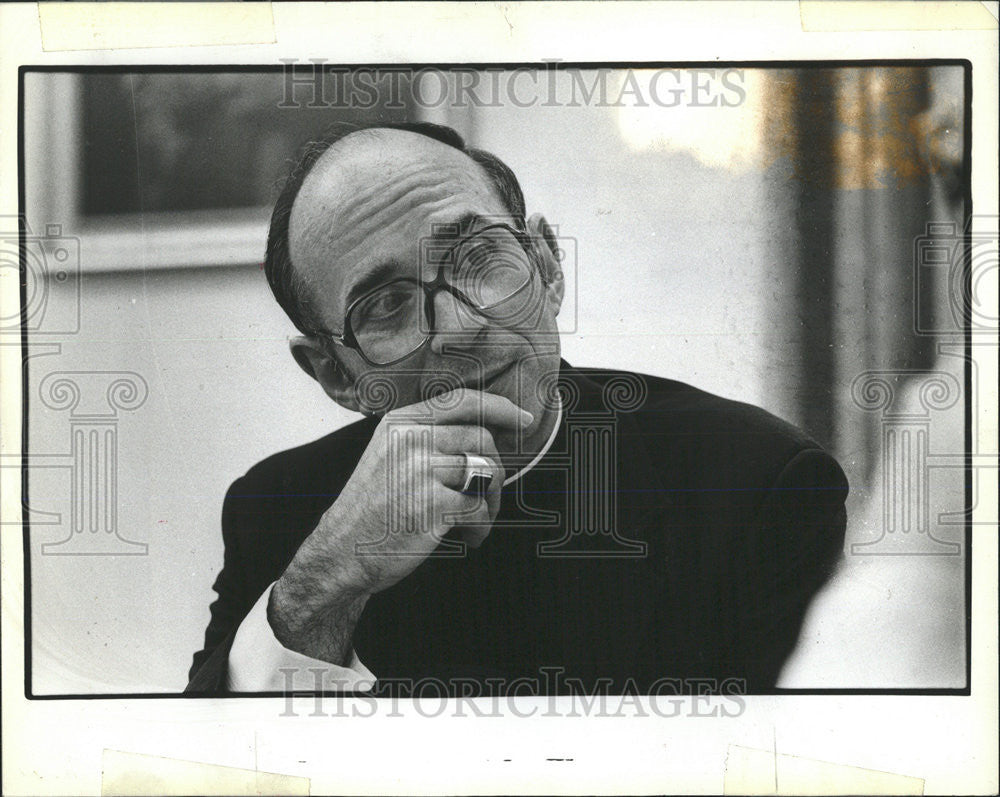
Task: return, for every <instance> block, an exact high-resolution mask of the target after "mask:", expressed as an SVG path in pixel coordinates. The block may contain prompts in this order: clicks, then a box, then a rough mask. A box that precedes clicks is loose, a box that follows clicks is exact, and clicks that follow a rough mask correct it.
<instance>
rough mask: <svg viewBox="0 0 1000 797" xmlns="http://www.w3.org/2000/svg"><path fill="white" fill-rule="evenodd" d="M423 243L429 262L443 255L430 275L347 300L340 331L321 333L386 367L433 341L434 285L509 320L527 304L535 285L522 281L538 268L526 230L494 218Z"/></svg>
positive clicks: (493, 317)
mask: <svg viewBox="0 0 1000 797" xmlns="http://www.w3.org/2000/svg"><path fill="white" fill-rule="evenodd" d="M424 250H425V251H424V252H422V256H423V257H426V258H427V259H428V261H429V262H436V261H438V258H440V265H439V266H438V270H437V275H436V276H435V278H434V279H433V280H430V281H426V280H416V279H412V278H409V277H400V278H398V279H394V280H391V281H389V282H386V283H383V284H382V285H379V286H378V287H377V288H374V289H372V290H371V291H369V292H368V293H365V294H363V295H362V296H360V297H358V298H357V299H355V300H354V301H353V302H351V304H350V306H349V307H348V308H347V313H346V314H345V317H344V331H343V333H341V334H337V333H333V332H328V331H320V332H319V333H318V334H319V335H320V336H321V337H324V338H326V339H328V340H330V341H332V342H334V343H338V344H340V345H341V346H346V347H347V348H351V349H355V350H356V351H357V352H358V353H359V354H360V355H361V357H362V358H363V359H364V360H365V361H366V362H367V363H368V364H369V365H376V366H385V365H392V364H393V363H396V362H399V361H400V360H402V359H404V358H405V357H408V356H409V355H411V354H413V352H415V351H416V350H417V349H419V348H420V347H421V346H423V345H424V344H425V343H427V341H428V340H430V338H431V336H432V334H434V330H435V319H434V296H435V294H436V293H437V291H438V290H445V291H447V292H448V293H450V294H451V295H452V296H454V297H455V298H456V299H458V300H459V301H460V302H461V303H462V304H463V305H465V306H467V307H470V308H472V309H473V310H475V311H476V313H478V314H479V315H481V316H483V317H485V318H488V319H490V320H492V321H495V322H497V323H501V324H506V325H509V324H511V323H512V322H516V321H518V320H520V319H522V318H523V316H524V314H525V311H526V310H527V309H528V308H529V307H530V306H531V304H532V300H533V297H532V291H528V290H527V288H528V287H529V286H530V285H531V284H532V278H533V275H534V272H535V271H536V270H537V267H536V265H535V264H534V259H533V258H532V257H531V255H530V254H529V253H530V251H531V241H530V239H529V238H528V236H527V234H526V233H524V232H521V231H519V230H516V229H514V228H513V227H511V226H509V225H507V224H491V225H489V226H486V227H482V228H481V229H479V230H476V231H475V232H473V233H472V234H471V235H469V236H467V237H466V238H463V239H462V240H460V241H457V242H455V243H453V244H450V245H443V244H440V243H438V244H431V245H429V246H425V247H424ZM432 258H433V259H432ZM425 262H426V261H425Z"/></svg>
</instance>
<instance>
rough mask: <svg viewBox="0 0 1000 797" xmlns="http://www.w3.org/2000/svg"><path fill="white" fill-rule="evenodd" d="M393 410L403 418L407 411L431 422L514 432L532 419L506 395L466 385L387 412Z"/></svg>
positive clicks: (532, 417)
mask: <svg viewBox="0 0 1000 797" xmlns="http://www.w3.org/2000/svg"><path fill="white" fill-rule="evenodd" d="M393 413H398V414H400V415H401V416H402V417H406V413H410V414H412V415H414V416H415V417H421V418H422V417H430V418H433V420H432V421H430V423H433V424H473V425H476V426H486V427H493V428H500V429H512V430H515V431H517V430H520V429H524V428H527V427H528V426H530V425H531V423H532V422H533V421H534V416H533V415H532V414H531V413H530V412H528V411H527V410H523V409H521V408H520V407H518V406H517V405H516V404H515V403H514V402H513V401H511V400H510V399H508V398H506V397H505V396H498V395H496V394H495V393H484V392H482V391H480V390H470V389H468V388H459V389H457V390H451V391H448V392H447V393H442V394H441V395H439V396H435V397H434V398H432V399H428V400H427V401H422V402H420V403H418V404H411V405H410V406H409V407H402V408H400V409H399V410H393V411H392V413H389V414H390V415H391V414H393Z"/></svg>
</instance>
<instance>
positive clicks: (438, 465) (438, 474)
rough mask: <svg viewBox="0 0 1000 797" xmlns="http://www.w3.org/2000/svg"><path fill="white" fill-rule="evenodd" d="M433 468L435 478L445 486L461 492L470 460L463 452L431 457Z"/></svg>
mask: <svg viewBox="0 0 1000 797" xmlns="http://www.w3.org/2000/svg"><path fill="white" fill-rule="evenodd" d="M431 470H432V471H433V475H434V479H435V480H436V481H437V482H438V483H439V484H441V485H443V486H444V487H447V488H448V489H449V490H453V491H455V492H461V491H462V487H463V486H464V485H465V478H466V473H467V471H468V460H467V459H466V458H465V454H463V453H462V452H455V453H454V454H450V455H446V456H434V457H433V458H432V459H431Z"/></svg>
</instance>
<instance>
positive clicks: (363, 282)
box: [344, 259, 416, 307]
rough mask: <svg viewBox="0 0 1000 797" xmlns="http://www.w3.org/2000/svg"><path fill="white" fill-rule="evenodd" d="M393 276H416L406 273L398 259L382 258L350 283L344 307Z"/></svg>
mask: <svg viewBox="0 0 1000 797" xmlns="http://www.w3.org/2000/svg"><path fill="white" fill-rule="evenodd" d="M394 277H416V275H415V274H407V273H406V267H405V266H404V265H403V264H402V263H400V262H399V261H398V260H395V259H391V260H383V261H382V262H381V263H377V264H375V265H374V266H372V267H371V268H370V269H368V271H366V272H365V273H364V275H363V276H361V277H360V278H358V279H357V280H355V281H354V282H353V283H351V287H350V288H349V289H348V291H347V296H346V298H345V299H344V305H345V307H350V305H351V302H353V301H354V300H355V299H357V298H358V297H359V296H364V295H365V294H366V293H368V291H370V290H372V289H373V288H377V287H378V286H379V285H381V284H382V283H384V282H388V281H389V280H391V279H393V278H394Z"/></svg>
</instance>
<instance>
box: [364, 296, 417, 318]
mask: <svg viewBox="0 0 1000 797" xmlns="http://www.w3.org/2000/svg"><path fill="white" fill-rule="evenodd" d="M411 298H412V294H411V293H410V292H409V291H385V292H383V293H380V294H379V295H378V296H374V297H372V300H371V301H370V302H368V303H367V305H366V306H365V316H366V317H369V318H379V317H384V316H389V315H392V314H394V313H398V312H400V311H402V310H403V309H405V307H406V306H407V305H408V304H409V302H410V300H411Z"/></svg>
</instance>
